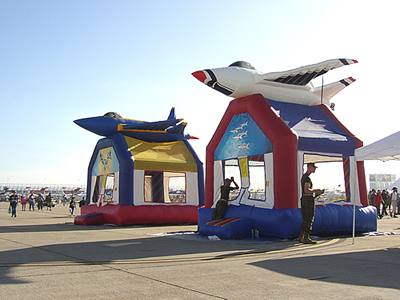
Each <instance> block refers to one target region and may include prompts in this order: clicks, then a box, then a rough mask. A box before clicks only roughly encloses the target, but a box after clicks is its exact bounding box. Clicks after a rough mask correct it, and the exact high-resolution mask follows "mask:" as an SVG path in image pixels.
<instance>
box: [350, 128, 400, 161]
mask: <svg viewBox="0 0 400 300" xmlns="http://www.w3.org/2000/svg"><path fill="white" fill-rule="evenodd" d="M354 156H355V158H356V160H357V161H363V160H381V161H387V160H400V131H398V132H396V133H393V134H392V135H389V136H387V137H385V138H383V139H381V140H379V141H376V142H374V143H372V144H369V145H367V146H364V147H361V148H358V149H356V150H355V155H354Z"/></svg>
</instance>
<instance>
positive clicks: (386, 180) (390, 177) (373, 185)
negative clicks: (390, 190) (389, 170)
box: [369, 174, 396, 190]
mask: <svg viewBox="0 0 400 300" xmlns="http://www.w3.org/2000/svg"><path fill="white" fill-rule="evenodd" d="M395 181H396V174H369V188H370V190H372V189H375V190H384V189H386V188H387V187H388V186H390V185H391V184H392V183H394V182H395Z"/></svg>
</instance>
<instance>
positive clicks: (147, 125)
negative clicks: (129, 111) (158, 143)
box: [123, 119, 180, 130]
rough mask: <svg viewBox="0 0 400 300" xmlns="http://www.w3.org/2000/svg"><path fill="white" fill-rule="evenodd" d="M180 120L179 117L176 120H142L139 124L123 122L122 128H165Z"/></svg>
mask: <svg viewBox="0 0 400 300" xmlns="http://www.w3.org/2000/svg"><path fill="white" fill-rule="evenodd" d="M178 122H180V119H176V120H170V121H169V120H166V121H157V122H144V123H141V124H128V125H125V124H124V127H123V128H124V130H127V129H129V130H133V129H136V130H166V129H167V128H168V127H171V126H174V125H175V124H176V123H178Z"/></svg>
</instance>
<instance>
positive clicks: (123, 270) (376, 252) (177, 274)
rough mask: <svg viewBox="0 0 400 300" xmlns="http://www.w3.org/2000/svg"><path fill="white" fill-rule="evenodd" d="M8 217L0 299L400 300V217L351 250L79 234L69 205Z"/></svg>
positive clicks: (347, 246)
mask: <svg viewBox="0 0 400 300" xmlns="http://www.w3.org/2000/svg"><path fill="white" fill-rule="evenodd" d="M7 209H8V203H5V202H1V203H0V299H247V300H249V299H400V291H399V289H400V273H399V265H400V248H399V245H400V218H390V217H384V218H383V219H382V220H378V233H379V234H378V235H375V236H357V237H356V238H355V239H354V244H353V238H352V237H324V238H317V240H318V243H317V244H316V245H303V244H300V243H298V242H297V241H296V240H276V241H270V240H266V239H263V238H261V239H253V240H251V239H249V240H219V241H211V240H210V239H209V238H207V237H204V236H199V235H198V234H197V233H196V230H197V226H196V225H181V226H129V227H117V226H112V225H104V226H76V225H73V218H72V217H70V216H69V212H68V206H63V205H62V204H58V205H57V206H56V207H55V208H53V209H52V211H47V210H46V209H45V210H43V211H29V210H28V211H21V206H19V207H18V212H17V218H11V217H10V214H8V213H7ZM79 213H80V212H79V208H78V209H77V212H76V214H77V215H78V214H79ZM389 233H392V234H389Z"/></svg>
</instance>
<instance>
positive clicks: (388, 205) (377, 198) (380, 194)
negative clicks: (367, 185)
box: [368, 187, 400, 219]
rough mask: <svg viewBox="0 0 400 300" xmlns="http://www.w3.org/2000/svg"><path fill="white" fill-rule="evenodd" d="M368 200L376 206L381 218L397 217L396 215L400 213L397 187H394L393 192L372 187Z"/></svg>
mask: <svg viewBox="0 0 400 300" xmlns="http://www.w3.org/2000/svg"><path fill="white" fill-rule="evenodd" d="M368 200H369V205H372V206H375V207H376V211H377V215H378V218H379V219H382V218H383V216H390V217H392V218H397V216H396V215H399V214H400V198H399V194H398V190H397V187H394V188H393V189H392V192H389V191H387V190H382V191H381V190H378V191H376V190H375V189H372V190H371V191H370V192H369V193H368Z"/></svg>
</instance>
